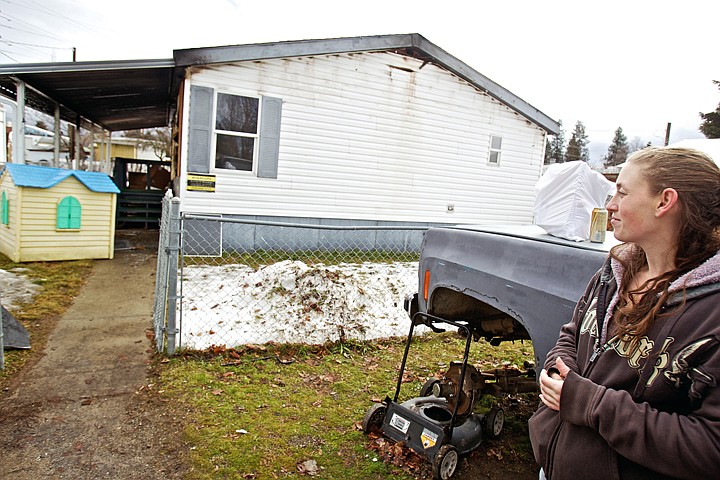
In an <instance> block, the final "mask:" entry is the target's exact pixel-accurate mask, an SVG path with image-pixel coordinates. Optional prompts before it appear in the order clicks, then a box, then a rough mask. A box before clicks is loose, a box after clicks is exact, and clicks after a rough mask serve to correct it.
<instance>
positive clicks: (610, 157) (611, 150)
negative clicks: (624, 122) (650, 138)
mask: <svg viewBox="0 0 720 480" xmlns="http://www.w3.org/2000/svg"><path fill="white" fill-rule="evenodd" d="M629 149H630V147H629V146H628V141H627V137H626V136H625V134H624V133H623V131H622V127H618V129H617V130H615V137H614V138H613V140H612V143H611V144H610V146H609V147H608V153H607V155H605V158H604V165H605V166H606V167H611V166H615V165H620V164H621V163H623V162H625V160H627V156H628V150H629Z"/></svg>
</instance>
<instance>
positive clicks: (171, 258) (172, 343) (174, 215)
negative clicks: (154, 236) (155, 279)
mask: <svg viewBox="0 0 720 480" xmlns="http://www.w3.org/2000/svg"><path fill="white" fill-rule="evenodd" d="M169 227H170V228H169V230H168V233H169V242H168V247H167V252H168V265H167V286H168V288H167V353H168V355H173V354H174V353H175V349H176V347H177V340H176V338H175V336H176V335H177V333H178V330H177V322H176V317H177V302H178V295H177V283H178V254H179V250H180V237H181V234H182V223H181V219H180V199H179V198H173V199H172V201H171V203H170V222H169Z"/></svg>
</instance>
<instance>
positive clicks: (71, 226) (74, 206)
mask: <svg viewBox="0 0 720 480" xmlns="http://www.w3.org/2000/svg"><path fill="white" fill-rule="evenodd" d="M67 203H69V204H70V205H67ZM62 207H64V208H69V212H68V217H67V219H66V220H64V221H63V222H62V223H61V221H60V209H61V208H62ZM65 221H67V225H68V226H63V224H64V222H65ZM76 225H77V226H76ZM81 228H82V204H81V203H80V200H78V199H77V198H76V197H75V196H73V195H66V196H64V197H62V198H61V199H59V200H58V203H57V206H56V207H55V231H58V232H77V231H79V230H80V229H81Z"/></svg>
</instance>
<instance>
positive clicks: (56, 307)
mask: <svg viewBox="0 0 720 480" xmlns="http://www.w3.org/2000/svg"><path fill="white" fill-rule="evenodd" d="M92 265H93V262H92V260H77V261H70V262H29V263H14V262H12V261H10V260H9V259H8V258H7V257H5V256H4V255H2V254H0V268H1V269H3V270H7V271H12V270H13V269H22V271H21V272H20V273H21V274H22V275H25V276H26V277H28V278H29V279H30V280H31V281H32V282H33V283H35V284H37V285H40V286H41V287H42V288H41V289H40V291H39V292H38V294H37V295H36V296H35V298H34V299H33V301H32V302H31V303H27V304H23V305H18V306H17V308H16V309H14V310H13V311H12V312H11V313H12V314H13V316H14V317H15V318H16V319H17V320H18V321H19V322H20V323H21V324H22V325H23V326H24V327H25V328H26V329H27V330H28V331H29V332H30V347H31V348H30V350H7V351H5V370H0V383H2V382H4V381H5V380H6V379H7V378H9V377H11V376H12V375H13V374H14V373H15V372H17V371H18V370H19V369H20V368H22V367H23V366H24V365H25V364H27V363H28V362H30V361H32V360H34V359H36V358H38V356H39V355H40V354H41V353H42V351H43V349H44V348H45V345H46V343H47V337H48V335H49V333H50V332H51V331H52V329H53V328H54V327H55V324H56V323H57V320H58V318H59V317H60V316H61V315H62V314H63V313H64V312H65V311H66V310H67V309H68V307H69V306H70V305H71V304H72V302H73V299H74V298H75V295H77V293H78V292H79V290H80V289H81V288H82V286H83V285H84V284H85V281H86V280H87V278H88V276H89V275H90V273H91V272H92Z"/></svg>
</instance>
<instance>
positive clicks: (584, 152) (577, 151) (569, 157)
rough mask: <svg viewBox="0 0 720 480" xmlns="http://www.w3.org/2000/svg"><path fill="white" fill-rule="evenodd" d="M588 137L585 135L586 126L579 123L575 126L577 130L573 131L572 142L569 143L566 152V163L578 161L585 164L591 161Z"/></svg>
mask: <svg viewBox="0 0 720 480" xmlns="http://www.w3.org/2000/svg"><path fill="white" fill-rule="evenodd" d="M588 143H590V142H589V141H588V137H587V134H586V133H585V125H583V123H582V122H580V121H578V122H577V123H576V124H575V130H573V133H572V137H571V138H570V142H568V146H567V150H565V161H566V162H572V161H576V160H582V161H583V162H589V161H590V151H589V150H588V147H587V146H588Z"/></svg>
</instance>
